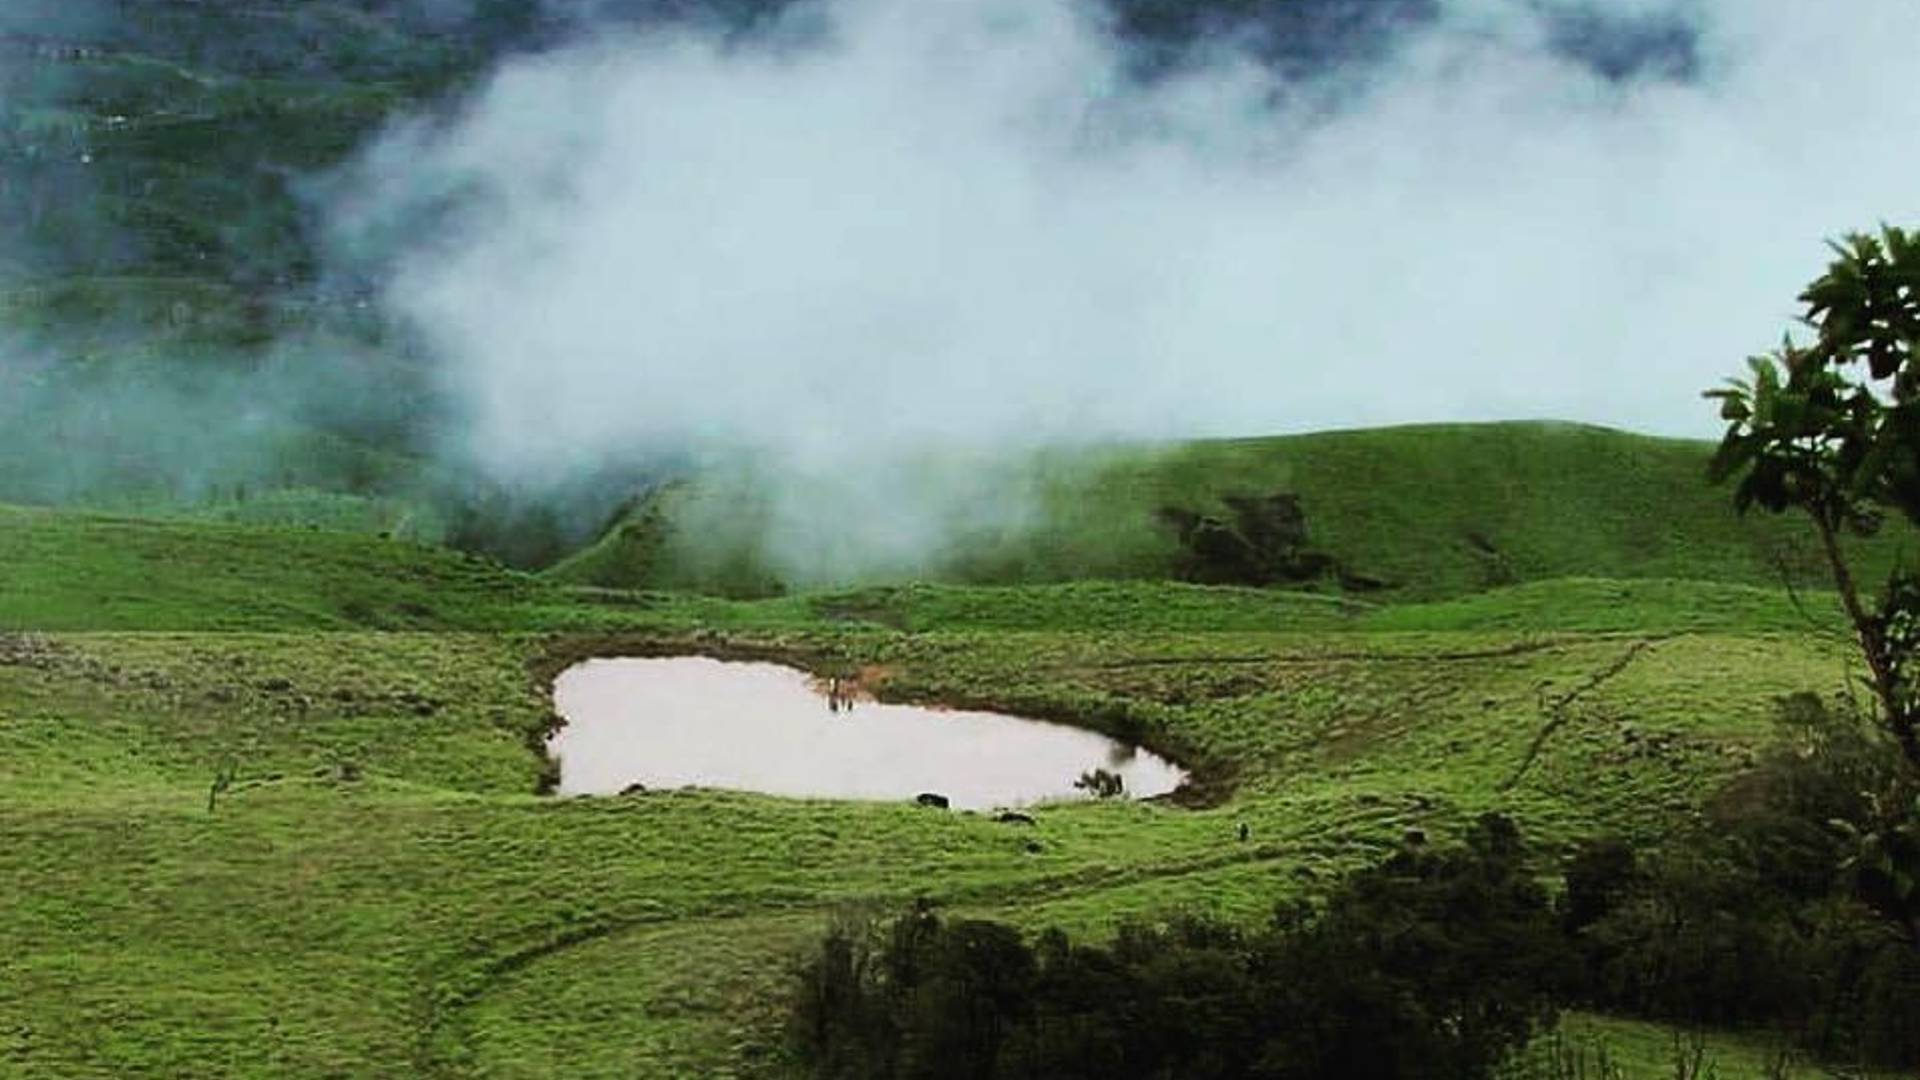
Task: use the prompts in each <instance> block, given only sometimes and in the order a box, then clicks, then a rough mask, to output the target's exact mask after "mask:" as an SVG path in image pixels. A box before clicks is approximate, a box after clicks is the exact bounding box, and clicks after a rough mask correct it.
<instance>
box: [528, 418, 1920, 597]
mask: <svg viewBox="0 0 1920 1080" xmlns="http://www.w3.org/2000/svg"><path fill="white" fill-rule="evenodd" d="M1711 451H1712V446H1711V444H1709V443H1707V442H1703V441H1697V440H1688V439H1672V438H1658V437H1652V436H1645V435H1636V434H1631V433H1627V432H1622V431H1615V430H1610V429H1606V428H1600V427H1592V426H1586V425H1580V424H1570V423H1554V422H1510V423H1489V424H1436V425H1414V426H1406V427H1389V428H1372V429H1362V430H1351V431H1334V432H1325V433H1318V434H1309V435H1288V436H1278V437H1270V438H1249V439H1229V440H1209V441H1199V442H1190V443H1182V444H1172V445H1166V446H1154V447H1145V446H1142V447H1132V448H1124V449H1117V450H1107V451H1102V452H1099V453H1097V454H1088V455H1085V456H1083V457H1081V458H1078V459H1076V460H1075V461H1074V462H1072V463H1071V464H1070V465H1068V466H1065V467H1063V466H1062V463H1061V462H1059V461H1057V460H1051V459H1049V460H1048V461H1047V462H1046V463H1045V464H1044V465H1036V466H1035V469H1036V470H1042V469H1043V470H1044V476H1043V477H1040V478H1039V479H1037V480H1036V481H1035V486H1037V487H1038V488H1039V489H1040V490H1041V491H1042V492H1043V494H1042V496H1041V502H1042V503H1043V505H1042V506H1041V507H1040V509H1039V513H1038V524H1037V526H1036V527H1035V528H1033V529H1032V530H1031V531H1029V532H1026V533H1024V534H1004V535H992V534H987V535H981V536H978V537H973V538H969V539H967V540H964V541H961V542H958V543H956V545H955V546H954V547H953V548H952V549H951V550H950V551H948V552H946V553H945V554H944V555H943V556H942V557H940V558H938V559H937V560H935V562H934V564H933V565H931V566H930V567H928V568H927V572H926V573H925V574H924V575H915V576H927V577H931V578H934V579H938V580H947V581H954V582H971V583H995V584H1012V583H1022V582H1046V581H1070V580H1083V579H1102V578H1117V579H1142V578H1149V579H1150V578H1168V577H1174V578H1185V579H1188V580H1198V581H1203V582H1210V583H1220V584H1287V583H1288V582H1286V581H1284V580H1268V581H1264V582H1260V581H1244V580H1236V579H1235V578H1234V576H1233V575H1232V574H1230V573H1227V574H1210V573H1209V569H1210V567H1209V566H1208V565H1207V563H1206V561H1205V559H1204V558H1196V554H1195V552H1194V551H1193V550H1192V549H1191V548H1190V547H1185V546H1183V544H1182V540H1181V536H1180V535H1179V531H1178V530H1177V529H1175V528H1173V527H1171V526H1170V525H1169V523H1168V520H1167V519H1168V515H1167V513H1166V512H1167V511H1169V510H1174V511H1180V512H1183V513H1184V514H1186V515H1200V516H1203V517H1206V518H1208V519H1209V520H1211V521H1212V522H1214V523H1215V525H1216V526H1218V527H1220V528H1224V529H1225V530H1227V531H1228V532H1229V533H1232V532H1234V531H1236V530H1237V529H1241V527H1240V526H1237V525H1236V523H1235V520H1234V510H1233V508H1232V507H1231V506H1230V503H1231V502H1234V501H1239V502H1243V503H1244V502H1248V501H1258V500H1261V499H1264V498H1269V497H1271V496H1275V495H1281V494H1285V495H1289V496H1293V497H1294V498H1293V499H1292V500H1290V501H1291V502H1292V503H1294V504H1295V505H1297V507H1298V510H1299V513H1300V516H1301V517H1302V519H1303V525H1304V536H1303V537H1302V538H1301V540H1300V544H1299V550H1300V551H1301V552H1305V553H1307V554H1308V555H1310V556H1311V557H1310V558H1306V559H1296V560H1295V562H1296V563H1298V564H1300V565H1306V566H1309V567H1313V566H1318V567H1321V568H1322V569H1323V570H1324V571H1325V572H1324V573H1321V574H1319V575H1318V576H1317V577H1315V578H1313V579H1311V580H1301V581H1297V582H1293V583H1294V584H1298V585H1301V586H1305V587H1311V588H1316V589H1321V590H1325V591H1341V590H1343V589H1344V590H1345V591H1356V590H1357V589H1365V590H1367V591H1368V592H1369V598H1370V599H1372V600H1375V601H1378V602H1392V601H1395V600H1431V599H1441V598H1447V597H1454V596H1464V595H1468V594H1472V593H1475V592H1480V591H1484V590H1486V589H1489V588H1495V587H1500V586H1505V585H1514V584H1521V583H1525V582H1532V581H1543V580H1550V579H1555V578H1564V577H1601V578H1647V579H1678V580H1698V581H1711V582H1721V583H1728V584H1742V585H1760V586H1779V585H1781V584H1782V582H1783V580H1785V581H1794V582H1796V583H1798V584H1799V585H1801V586H1803V587H1810V588H1818V587H1821V586H1822V585H1823V584H1824V581H1823V578H1822V576H1821V571H1820V566H1819V564H1818V562H1817V561H1816V559H1815V554H1816V553H1815V551H1814V550H1813V547H1812V545H1811V544H1810V542H1809V541H1810V539H1811V538H1810V535H1809V534H1808V533H1807V532H1806V526H1805V523H1804V522H1801V521H1799V520H1796V519H1793V518H1785V519H1775V518H1770V517H1766V516H1762V515H1755V516H1752V517H1749V518H1745V519H1742V518H1741V517H1739V516H1738V515H1737V514H1736V513H1735V512H1734V510H1733V508H1732V503H1731V499H1730V496H1729V493H1728V492H1727V491H1726V490H1725V489H1721V488H1715V487H1713V486H1711V485H1709V484H1708V483H1707V480H1706V475H1705V474H1706V462H1707V459H1708V457H1709V455H1710V454H1711ZM740 498H741V497H740V496H739V495H738V494H737V493H733V492H729V493H726V494H724V495H722V494H720V493H717V492H715V491H713V490H711V489H710V488H706V487H703V485H702V482H701V481H700V479H699V478H695V479H694V480H692V481H690V482H688V483H686V484H683V485H679V486H676V487H673V488H669V489H665V490H662V491H660V492H657V493H655V495H654V496H653V497H651V498H650V499H648V500H645V501H643V502H642V503H641V504H640V505H639V506H638V507H637V508H636V509H635V510H634V511H633V512H632V513H630V514H629V515H628V516H627V517H626V518H624V519H623V520H621V521H620V522H618V523H617V524H615V525H614V527H613V528H611V529H610V530H608V531H607V533H606V534H605V535H603V536H602V537H601V538H600V539H599V540H598V541H596V542H595V543H594V544H592V545H591V546H589V547H587V548H586V549H584V550H583V551H581V552H579V553H577V554H576V555H574V556H573V557H571V558H569V559H567V560H565V561H563V562H562V563H560V564H559V565H557V566H555V567H553V568H552V569H551V570H550V571H548V576H549V577H551V578H554V579H557V580H559V581H563V582H568V583H575V584H592V585H601V586H611V587H623V588H632V587H654V588H695V589H705V590H714V591H720V592H731V593H741V594H747V593H753V592H764V591H769V590H772V589H776V588H779V587H781V586H791V585H794V584H802V585H806V584H816V583H814V582H793V581H783V580H782V575H781V573H780V572H779V571H778V570H777V569H775V568H774V566H772V565H770V562H769V560H768V559H767V558H766V557H765V553H764V552H762V551H760V550H759V544H760V539H759V537H757V536H755V535H753V534H752V533H751V532H750V531H746V532H742V533H741V534H740V535H727V534H726V533H725V531H724V530H715V529H713V528H707V527H701V526H699V525H698V524H696V523H699V522H710V521H716V520H727V519H729V518H741V519H751V518H752V517H753V516H754V513H753V511H754V507H752V506H750V505H749V506H729V505H726V503H725V502H724V500H733V501H736V502H737V501H739V500H740ZM962 510H963V511H964V508H962ZM956 516H957V518H960V519H964V518H965V516H966V515H965V514H964V512H962V513H959V514H957V515H956ZM1241 531H1244V530H1241ZM1221 539H1222V540H1223V542H1224V543H1225V544H1227V545H1229V546H1231V545H1232V544H1233V543H1235V540H1234V538H1233V537H1232V536H1227V537H1224V538H1221ZM1242 539H1244V537H1243V538H1242ZM1912 539H1913V537H1912V535H1911V533H1910V531H1908V530H1905V529H1894V530H1890V533H1889V535H1888V536H1886V537H1883V538H1881V539H1879V540H1876V541H1875V542H1873V543H1871V544H1868V545H1864V546H1863V552H1862V553H1863V555H1864V557H1865V558H1866V560H1867V564H1866V572H1867V574H1868V576H1869V577H1875V576H1878V575H1880V574H1882V573H1884V572H1885V570H1886V568H1887V567H1888V566H1890V565H1891V561H1892V560H1893V559H1894V558H1896V557H1897V556H1898V554H1899V553H1900V552H1901V551H1903V550H1907V549H1910V548H1911V547H1912ZM1254 546H1256V547H1257V546H1258V545H1257V544H1256V545H1254ZM1229 569H1231V567H1229ZM1336 569H1337V571H1338V573H1336V572H1334V571H1335V570H1336ZM1343 578H1344V580H1343ZM840 583H844V582H835V584H840Z"/></svg>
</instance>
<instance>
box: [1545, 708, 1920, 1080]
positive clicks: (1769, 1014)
mask: <svg viewBox="0 0 1920 1080" xmlns="http://www.w3.org/2000/svg"><path fill="white" fill-rule="evenodd" d="M1785 707H1786V708H1785V711H1786V717H1785V719H1786V721H1787V726H1788V728H1789V737H1788V738H1787V739H1785V740H1783V742H1782V743H1781V744H1780V746H1779V747H1778V748H1776V749H1775V750H1774V751H1772V752H1771V753H1769V754H1768V755H1767V756H1766V758H1764V759H1763V760H1762V761H1761V763H1760V765H1759V767H1758V768H1756V769H1755V770H1754V771H1753V772H1751V773H1750V774H1748V775H1747V776H1745V777H1743V778H1741V779H1740V780H1739V781H1737V782H1735V783H1734V784H1733V785H1731V786H1730V787H1729V788H1727V789H1726V790H1725V791H1723V792H1722V793H1721V794H1720V796H1719V798H1718V799H1717V800H1716V801H1715V803H1714V805H1713V806H1712V807H1711V809H1710V812H1709V815H1708V820H1707V822H1706V827H1705V828H1703V829H1701V830H1700V831H1699V832H1698V833H1697V834H1695V835H1691V836H1687V837H1682V838H1679V839H1677V840H1675V841H1674V842H1671V843H1669V844H1667V845H1665V847H1664V848H1663V849H1662V850H1660V851H1658V852H1653V853H1650V854H1644V855H1643V854H1638V853H1636V852H1635V851H1633V850H1632V849H1631V848H1630V847H1628V846H1627V845H1625V844H1623V843H1620V842H1618V841H1604V842H1597V843H1593V844H1589V845H1587V846H1586V847H1584V848H1583V849H1581V850H1580V851H1579V852H1577V853H1576V854H1575V856H1574V857H1573V858H1572V859H1571V860H1570V862H1569V864H1568V867H1567V872H1566V889H1565V891H1564V893H1563V894H1562V897H1561V901H1560V909H1561V915H1562V923H1563V928H1564V929H1565V931H1566V933H1567V935H1568V937H1569V939H1570V946H1571V948H1572V950H1573V951H1574V952H1575V953H1577V955H1578V956H1579V958H1580V967H1581V972H1582V978H1581V982H1580V985H1579V987H1578V988H1577V996H1578V998H1579V999H1580V1000H1582V1001H1583V1002H1584V1003H1585V1004H1588V1005H1590V1006H1592V1007H1595V1008H1599V1009H1604V1010H1607V1011H1610V1012H1617V1013H1626V1014H1631V1015H1637V1016H1643V1017H1648V1018H1653V1019H1659V1020H1666V1021H1673V1022H1679V1023H1684V1024H1689V1025H1700V1024H1705V1025H1720V1026H1765V1027H1768V1028H1771V1029H1775V1030H1781V1031H1787V1032H1791V1033H1793V1034H1795V1035H1796V1036H1797V1037H1799V1038H1800V1040H1801V1041H1802V1042H1803V1043H1804V1044H1805V1045H1806V1047H1807V1048H1808V1049H1810V1050H1812V1051H1814V1052H1816V1053H1819V1054H1821V1055H1822V1056H1825V1057H1828V1058H1832V1059H1837V1060H1845V1061H1859V1062H1863V1063H1866V1064H1871V1065H1877V1066H1882V1067H1891V1068H1911V1067H1914V1066H1920V939H1916V937H1915V933H1914V917H1915V910H1914V902H1915V901H1916V899H1920V897H1915V896H1914V895H1913V892H1912V890H1911V888H1908V889H1905V890H1902V889H1901V888H1900V884H1901V882H1902V881H1905V880H1910V879H1911V875H1912V874H1913V873H1914V871H1915V869H1916V868H1915V867H1914V866H1913V865H1912V857H1911V853H1904V854H1903V853H1902V852H1899V851H1889V850H1888V849H1887V844H1886V843H1884V842H1880V843H1878V845H1877V846H1875V845H1874V844H1867V845H1866V847H1867V849H1868V850H1867V851H1866V852H1865V853H1864V857H1863V852H1862V850H1861V847H1862V843H1861V841H1862V838H1869V837H1875V836H1885V835H1894V836H1897V835H1898V834H1899V829H1900V827H1901V822H1900V821H1898V820H1887V818H1888V815H1889V812H1890V811H1891V810H1892V808H1894V807H1895V806H1897V805H1900V804H1901V803H1902V801H1903V800H1904V801H1905V805H1907V806H1909V807H1911V805H1912V802H1911V799H1912V792H1911V790H1910V783H1909V778H1908V777H1907V776H1906V775H1905V770H1904V767H1903V765H1902V763H1901V759H1900V756H1899V755H1898V754H1897V753H1894V752H1892V751H1891V750H1890V748H1889V747H1888V746H1886V745H1885V739H1884V736H1882V735H1880V734H1879V733H1877V732H1875V730H1874V729H1873V727H1872V726H1871V725H1870V724H1868V723H1866V722H1865V721H1862V720H1858V719H1855V718H1851V717H1849V716H1847V715H1845V714H1836V713H1831V712H1829V711H1828V710H1827V709H1826V708H1825V707H1824V706H1823V704H1822V703H1821V702H1820V701H1819V700H1818V699H1816V698H1813V697H1811V696H1806V695H1802V696H1797V697H1795V698H1791V699H1789V700H1788V701H1787V702H1786V703H1785Z"/></svg>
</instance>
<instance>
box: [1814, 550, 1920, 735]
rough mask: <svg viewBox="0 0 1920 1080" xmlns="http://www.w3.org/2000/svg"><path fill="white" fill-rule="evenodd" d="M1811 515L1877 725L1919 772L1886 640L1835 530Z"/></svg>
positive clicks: (1911, 723) (1911, 724)
mask: <svg viewBox="0 0 1920 1080" xmlns="http://www.w3.org/2000/svg"><path fill="white" fill-rule="evenodd" d="M1812 516H1813V522H1814V525H1815V526H1816V527H1817V528H1818V529H1819V531H1820V547H1821V550H1823V551H1825V552H1826V556H1827V565H1828V567H1829V569H1831V570H1832V571H1833V583H1834V585H1835V587H1837V588H1838V589H1839V590H1840V603H1841V605H1842V606H1843V607H1845V608H1846V610H1847V620H1848V621H1849V622H1851V623H1853V632H1854V636H1855V637H1856V638H1858V639H1859V642H1860V651H1861V652H1862V653H1864V654H1865V655H1866V659H1867V671H1868V672H1869V674H1870V675H1871V676H1872V678H1871V680H1870V681H1871V684H1872V686H1873V695H1874V697H1875V698H1877V699H1879V702H1880V722H1881V723H1882V724H1884V725H1886V728H1887V730H1888V731H1889V732H1891V733H1892V735H1893V737H1894V740H1895V741H1896V742H1898V743H1899V744H1900V752H1901V753H1902V754H1904V755H1905V756H1906V759H1907V764H1908V765H1909V766H1912V767H1913V768H1915V769H1920V732H1916V731H1915V728H1914V718H1913V716H1912V714H1910V713H1909V712H1908V711H1907V710H1906V708H1905V706H1904V705H1903V704H1902V702H1901V701H1900V694H1899V681H1898V679H1897V677H1896V673H1895V671H1894V668H1893V660H1892V658H1891V657H1889V656H1888V655H1887V650H1886V639H1885V637H1884V636H1883V635H1882V634H1881V632H1880V626H1879V623H1878V622H1877V621H1876V620H1875V619H1874V617H1873V616H1872V615H1871V614H1869V613H1868V612H1867V610H1866V608H1865V607H1863V606H1862V605H1861V603H1860V590H1859V587H1858V586H1856V585H1855V584H1854V580H1853V570H1852V568H1851V567H1849V566H1848V565H1847V560H1846V555H1845V554H1844V553H1843V552H1842V551H1841V550H1840V537H1839V534H1838V530H1837V529H1836V528H1835V527H1834V525H1833V523H1832V522H1830V521H1828V520H1827V519H1826V517H1825V516H1824V515H1822V514H1820V513H1817V512H1816V513H1814V514H1813V515H1812Z"/></svg>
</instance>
